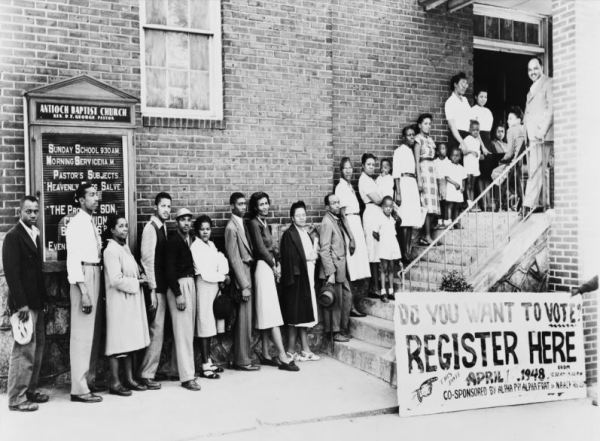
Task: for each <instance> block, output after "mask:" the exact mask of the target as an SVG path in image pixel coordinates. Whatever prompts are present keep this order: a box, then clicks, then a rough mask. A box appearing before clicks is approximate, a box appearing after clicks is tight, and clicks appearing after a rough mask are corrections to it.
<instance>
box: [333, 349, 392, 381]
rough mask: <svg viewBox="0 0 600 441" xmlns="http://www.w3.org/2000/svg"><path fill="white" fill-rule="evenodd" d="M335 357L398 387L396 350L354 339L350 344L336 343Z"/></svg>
mask: <svg viewBox="0 0 600 441" xmlns="http://www.w3.org/2000/svg"><path fill="white" fill-rule="evenodd" d="M333 357H334V358H336V359H337V360H339V361H341V362H343V363H346V364H348V365H350V366H354V367H355V368H357V369H360V370H361V371H364V372H367V373H369V374H371V375H374V376H375V377H377V378H380V379H382V380H384V381H386V382H388V383H390V384H392V385H396V362H395V361H394V358H395V357H394V349H390V348H383V347H381V346H377V345H374V344H371V343H367V342H364V341H361V340H358V339H355V338H353V339H352V340H350V341H349V342H348V343H336V344H335V345H334V349H333Z"/></svg>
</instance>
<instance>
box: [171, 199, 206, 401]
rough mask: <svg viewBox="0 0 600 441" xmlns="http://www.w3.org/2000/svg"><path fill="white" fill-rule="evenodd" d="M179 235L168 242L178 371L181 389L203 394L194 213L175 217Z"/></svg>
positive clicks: (172, 315)
mask: <svg viewBox="0 0 600 441" xmlns="http://www.w3.org/2000/svg"><path fill="white" fill-rule="evenodd" d="M175 221H176V226H177V231H176V232H175V234H172V235H171V236H170V237H169V239H168V241H167V262H166V268H167V283H168V290H167V304H168V305H169V312H170V313H171V319H172V322H173V337H174V340H175V353H176V355H177V370H178V371H179V381H181V386H183V387H184V388H186V389H188V390H192V391H197V390H200V385H199V384H198V383H197V382H196V374H195V372H196V370H195V364H194V326H195V323H196V285H195V283H194V274H195V272H194V260H193V258H192V252H191V251H190V246H191V245H192V242H193V241H194V240H195V237H194V236H192V235H191V234H190V230H191V228H192V213H191V212H190V210H188V209H187V208H180V209H179V210H178V211H177V213H176V214H175Z"/></svg>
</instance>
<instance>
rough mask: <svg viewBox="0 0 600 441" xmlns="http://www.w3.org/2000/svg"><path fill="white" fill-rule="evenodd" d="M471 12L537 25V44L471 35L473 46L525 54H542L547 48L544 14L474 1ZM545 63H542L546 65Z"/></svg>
mask: <svg viewBox="0 0 600 441" xmlns="http://www.w3.org/2000/svg"><path fill="white" fill-rule="evenodd" d="M473 14H474V15H479V16H484V17H494V18H498V19H500V18H502V19H506V20H513V21H519V22H523V23H531V24H536V25H538V44H531V43H520V42H514V41H505V40H500V39H490V38H486V37H477V36H473V48H474V49H483V50H496V51H498V50H502V51H504V52H513V53H519V54H527V55H532V56H533V55H536V56H539V55H544V54H545V53H547V49H548V19H547V17H545V16H544V15H541V14H536V13H533V12H524V11H519V10H515V9H508V8H501V7H497V6H490V5H483V4H479V3H476V4H475V5H473ZM546 64H547V63H544V65H546Z"/></svg>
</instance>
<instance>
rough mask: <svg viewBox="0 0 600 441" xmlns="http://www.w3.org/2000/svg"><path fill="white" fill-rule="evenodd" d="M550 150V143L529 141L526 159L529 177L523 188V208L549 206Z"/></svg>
mask: <svg viewBox="0 0 600 441" xmlns="http://www.w3.org/2000/svg"><path fill="white" fill-rule="evenodd" d="M551 149H552V142H535V141H531V149H530V151H529V156H528V157H527V164H528V170H529V176H528V178H527V187H526V188H525V197H524V198H523V206H525V207H528V208H535V207H537V206H542V207H546V206H548V204H549V201H550V200H549V191H550V188H549V171H548V161H549V158H550V151H551ZM540 197H541V200H540Z"/></svg>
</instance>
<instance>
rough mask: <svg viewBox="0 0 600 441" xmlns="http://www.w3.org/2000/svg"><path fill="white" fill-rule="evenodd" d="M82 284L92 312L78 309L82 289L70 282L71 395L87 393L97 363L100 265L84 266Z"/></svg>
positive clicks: (100, 307)
mask: <svg viewBox="0 0 600 441" xmlns="http://www.w3.org/2000/svg"><path fill="white" fill-rule="evenodd" d="M83 275H84V277H85V282H84V283H85V287H86V288H87V292H88V294H89V296H90V299H91V301H92V312H91V313H90V314H84V313H83V312H82V311H81V290H80V289H79V286H78V285H71V289H70V296H71V342H70V350H69V353H70V359H71V395H84V394H88V393H90V389H89V386H88V383H90V384H91V383H93V382H94V381H95V379H96V365H97V362H98V355H99V352H100V336H101V329H100V328H101V326H102V317H103V314H104V305H103V304H102V302H101V301H99V297H100V278H101V277H102V271H101V270H100V267H99V266H88V265H84V266H83Z"/></svg>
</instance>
